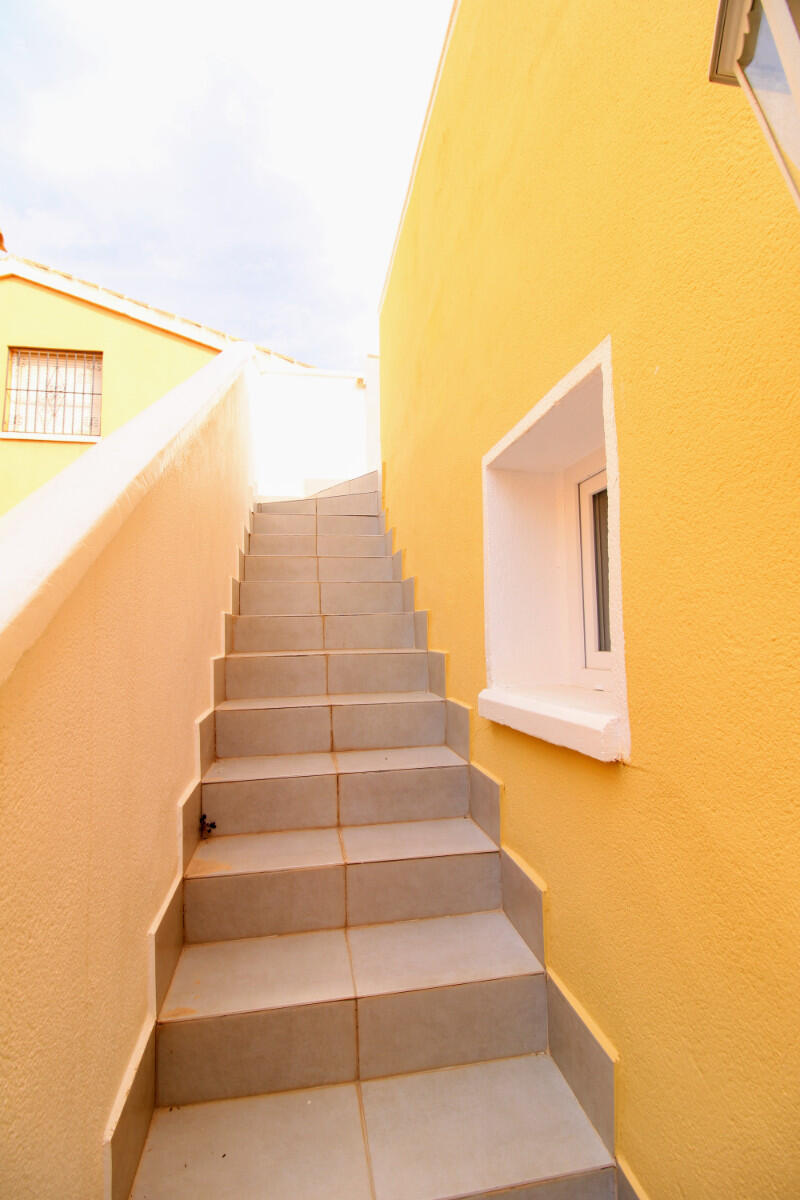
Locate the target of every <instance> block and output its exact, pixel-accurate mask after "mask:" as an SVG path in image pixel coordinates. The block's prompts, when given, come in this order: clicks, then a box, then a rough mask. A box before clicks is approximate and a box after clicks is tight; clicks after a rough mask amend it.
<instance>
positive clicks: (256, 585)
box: [239, 581, 320, 615]
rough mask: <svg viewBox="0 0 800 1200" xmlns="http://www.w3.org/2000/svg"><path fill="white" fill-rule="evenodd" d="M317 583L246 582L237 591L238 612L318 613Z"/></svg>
mask: <svg viewBox="0 0 800 1200" xmlns="http://www.w3.org/2000/svg"><path fill="white" fill-rule="evenodd" d="M319 611H320V604H319V584H318V583H274V582H253V581H250V582H247V583H243V584H241V586H240V589H239V612H240V613H242V614H254V613H274V614H278V615H289V614H295V613H297V614H304V613H318V612H319Z"/></svg>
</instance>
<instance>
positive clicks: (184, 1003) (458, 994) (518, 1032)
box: [157, 912, 547, 1104]
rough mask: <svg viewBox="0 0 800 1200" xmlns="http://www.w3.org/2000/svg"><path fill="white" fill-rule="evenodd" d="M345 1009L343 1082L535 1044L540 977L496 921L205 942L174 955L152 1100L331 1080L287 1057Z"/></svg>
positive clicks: (337, 1052)
mask: <svg viewBox="0 0 800 1200" xmlns="http://www.w3.org/2000/svg"><path fill="white" fill-rule="evenodd" d="M351 1001H355V1007H354V1009H353V1006H352V1005H351V1004H350V1003H349V1002H351ZM343 1004H344V1005H346V1007H347V1009H348V1010H350V1015H351V1017H353V1018H355V1019H354V1020H351V1030H350V1033H349V1037H348V1041H350V1040H351V1041H352V1046H351V1047H348V1048H347V1051H346V1052H345V1048H344V1047H343V1046H341V1045H335V1046H333V1047H332V1049H333V1057H334V1059H335V1060H336V1061H338V1062H339V1063H340V1064H343V1063H348V1064H349V1063H350V1062H353V1064H354V1074H352V1075H348V1076H346V1077H347V1078H362V1079H367V1078H374V1077H376V1076H378V1075H383V1074H396V1073H398V1072H400V1071H407V1070H417V1069H419V1070H429V1069H432V1068H434V1067H441V1066H453V1065H455V1064H457V1063H462V1062H474V1061H479V1060H482V1059H487V1058H498V1057H506V1056H508V1055H511V1054H522V1053H529V1052H532V1051H538V1050H542V1049H544V1047H545V1046H546V1043H547V1024H546V998H545V985H544V972H543V970H542V967H541V964H540V963H539V962H538V961H537V960H536V958H535V957H534V956H533V955H532V954H531V952H530V950H529V949H528V948H527V946H526V945H525V943H524V942H523V941H522V939H521V938H520V937H519V935H518V934H517V932H516V931H515V929H514V928H513V926H512V925H511V924H510V922H509V921H508V920H507V918H506V917H505V916H503V914H502V913H499V912H485V913H471V914H466V915H464V916H458V917H444V918H432V919H428V920H422V921H400V922H395V923H391V924H384V925H373V926H368V927H365V928H361V929H351V930H349V931H348V932H347V934H346V935H345V931H344V930H331V931H325V932H315V933H304V934H290V935H286V936H283V937H265V938H246V939H240V940H236V941H221V942H211V943H206V944H201V945H195V946H187V947H185V948H184V950H183V951H182V953H181V957H180V959H179V961H178V965H177V968H176V970H175V974H174V976H173V980H172V983H171V986H170V989H169V992H168V994H167V996H166V999H165V1001H164V1005H163V1008H162V1012H161V1013H160V1015H159V1027H158V1044H157V1054H158V1065H157V1078H158V1081H159V1083H158V1086H159V1097H158V1098H159V1102H160V1103H163V1104H183V1103H196V1102H197V1101H201V1100H210V1099H217V1098H220V1097H222V1096H231V1095H244V1094H247V1092H248V1091H251V1092H252V1091H257V1092H266V1091H277V1090H283V1089H284V1088H290V1087H293V1086H297V1087H303V1086H307V1085H309V1084H314V1083H330V1082H332V1079H331V1063H330V1061H329V1060H328V1059H327V1058H326V1059H324V1060H323V1061H320V1055H319V1052H318V1051H317V1053H316V1054H315V1055H313V1056H308V1057H306V1058H304V1057H303V1056H302V1055H300V1056H298V1055H297V1053H296V1046H297V1041H298V1040H302V1038H303V1036H304V1033H305V1030H306V1028H307V1027H309V1026H311V1027H313V1028H314V1029H315V1030H317V1029H320V1028H323V1027H324V1026H325V1025H326V1024H328V1025H330V1036H334V1037H335V1036H336V1034H337V1033H338V1034H339V1035H340V1034H341V1029H340V1026H341V1024H342V1021H341V1018H342V1015H343V1014H342V1011H341V1007H340V1006H342V1005H343ZM312 1008H316V1009H317V1012H315V1013H312V1012H311V1011H310V1009H312ZM230 1018H238V1019H236V1020H234V1021H231V1019H230ZM356 1031H357V1032H356ZM245 1039H247V1045H248V1046H249V1050H248V1053H247V1054H246V1055H243V1054H242V1053H241V1049H242V1046H243V1043H244V1041H245ZM309 1059H311V1061H310V1060H309ZM314 1071H316V1072H318V1074H317V1075H316V1076H315V1075H314Z"/></svg>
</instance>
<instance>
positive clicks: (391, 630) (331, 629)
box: [325, 613, 414, 650]
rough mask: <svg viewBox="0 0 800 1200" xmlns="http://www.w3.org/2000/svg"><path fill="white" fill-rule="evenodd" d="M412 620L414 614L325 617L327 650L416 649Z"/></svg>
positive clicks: (367, 614)
mask: <svg viewBox="0 0 800 1200" xmlns="http://www.w3.org/2000/svg"><path fill="white" fill-rule="evenodd" d="M413 620H414V614H413V613H366V614H362V615H361V616H357V617H353V616H349V617H347V616H343V617H325V648H326V649H328V650H393V649H395V648H397V649H403V648H405V649H413V648H414V625H413Z"/></svg>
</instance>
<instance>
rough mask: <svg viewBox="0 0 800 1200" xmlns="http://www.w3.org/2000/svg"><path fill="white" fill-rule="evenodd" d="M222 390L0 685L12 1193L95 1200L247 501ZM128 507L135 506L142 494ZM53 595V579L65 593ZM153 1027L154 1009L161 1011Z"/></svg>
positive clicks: (3, 967) (241, 428)
mask: <svg viewBox="0 0 800 1200" xmlns="http://www.w3.org/2000/svg"><path fill="white" fill-rule="evenodd" d="M248 416H249V414H248V407H247V395H246V393H245V392H243V390H242V387H241V385H236V386H234V387H232V388H231V389H230V390H229V391H228V393H227V395H226V396H225V397H224V398H223V399H222V400H221V401H220V403H219V404H218V405H217V406H216V407H215V408H214V409H213V411H212V412H211V413H210V414H209V416H208V418H207V419H206V420H204V421H203V422H202V424H201V425H200V426H199V428H198V429H197V430H196V432H195V433H194V435H193V436H192V438H191V440H190V441H188V442H187V443H186V444H185V445H184V446H182V448H181V450H180V452H179V454H178V455H177V457H175V458H174V459H173V460H172V462H171V463H170V464H169V465H168V466H167V467H166V469H165V470H164V472H163V473H162V474H161V476H160V477H159V478H158V480H157V481H156V482H155V483H154V484H153V485H152V487H151V489H150V490H149V491H148V493H147V494H146V495H145V496H144V497H143V498H142V499H141V500H139V502H138V503H136V504H135V506H133V507H132V508H131V504H130V497H129V498H128V500H129V503H128V504H127V505H126V512H127V514H128V515H127V518H126V520H125V522H124V524H123V525H122V527H121V529H120V530H119V531H118V532H117V533H116V535H115V536H114V537H113V539H112V540H111V541H110V542H109V543H108V545H107V546H106V547H105V549H104V550H103V551H102V552H101V553H100V555H99V557H98V558H97V559H96V561H95V562H94V564H93V565H92V566H91V567H90V568H89V570H88V571H87V572H86V574H85V576H84V577H83V579H82V580H81V581H80V583H79V584H78V586H77V587H76V588H75V590H74V591H73V592H72V593H71V594H70V595H68V596H67V597H66V598H65V600H64V602H63V604H62V605H61V607H60V609H59V610H58V612H57V614H56V616H55V617H54V618H53V620H52V621H51V623H50V625H49V626H48V627H47V629H46V630H45V632H44V633H43V634H42V636H41V637H40V638H39V639H38V641H36V642H35V644H34V645H33V646H32V647H31V648H30V649H29V650H28V651H27V652H26V653H25V654H24V655H23V656H22V658H21V659H20V660H19V662H18V663H17V666H16V667H15V669H14V671H13V672H12V674H11V675H10V676H9V678H8V679H6V680H5V682H3V683H2V685H0V797H1V798H2V803H1V806H0V812H1V813H2V838H0V911H1V912H2V914H3V936H2V939H0V1021H1V1022H2V1030H3V1035H2V1040H3V1055H2V1068H1V1069H0V1079H2V1084H0V1091H2V1104H0V1145H2V1154H0V1196H2V1197H3V1198H4V1200H5V1198H6V1197H7V1198H8V1200H12V1198H13V1200H100V1197H102V1196H103V1195H104V1190H103V1136H104V1130H105V1128H106V1123H107V1122H108V1120H109V1116H110V1114H111V1111H112V1105H113V1104H114V1101H115V1097H116V1096H117V1091H118V1088H119V1087H120V1084H121V1081H122V1079H123V1076H124V1073H125V1070H126V1067H127V1065H128V1062H129V1059H130V1058H131V1056H132V1054H133V1052H134V1048H135V1046H136V1044H137V1040H138V1038H139V1035H140V1032H141V1031H142V1029H143V1027H144V1026H145V1024H146V1023H147V1021H148V1013H149V1009H148V971H149V950H148V943H147V930H148V927H149V925H150V923H151V922H152V920H153V918H154V917H155V915H156V913H157V912H158V910H159V908H160V906H161V905H162V903H163V901H164V899H165V896H166V895H167V892H168V889H169V887H170V885H171V884H172V882H173V880H174V878H175V876H176V873H177V872H178V871H179V861H178V854H179V841H178V821H177V804H178V801H179V800H180V798H181V796H182V795H183V794H184V793H185V792H186V790H187V788H189V787H190V786H191V785H192V784H194V783H196V781H197V778H198V762H197V756H198V747H197V743H196V736H195V724H194V723H195V721H196V719H197V718H198V717H200V716H201V714H203V713H204V712H205V711H206V710H207V709H208V708H209V707H210V705H211V703H212V688H211V665H210V659H211V657H212V656H213V655H218V654H221V653H222V652H223V620H222V614H223V613H224V612H226V611H228V610H229V608H230V595H231V591H230V589H231V583H230V580H231V577H232V576H234V575H235V574H236V573H237V570H238V566H237V550H238V547H239V546H240V545H241V542H242V535H243V530H244V527H245V524H246V520H247V513H248V509H249V506H250V485H249V466H248V452H249V422H248ZM134 494H135V493H134ZM53 586H54V587H55V588H56V589H57V588H58V587H59V582H58V580H56V581H55V583H54V585H53ZM149 1019H152V1012H150V1013H149Z"/></svg>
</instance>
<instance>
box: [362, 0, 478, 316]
mask: <svg viewBox="0 0 800 1200" xmlns="http://www.w3.org/2000/svg"><path fill="white" fill-rule="evenodd" d="M460 7H461V0H453V7H452V9H451V12H450V20H449V21H448V23H447V32H446V33H445V35H444V45H443V46H442V53H441V54H440V55H439V64H438V66H437V68H436V75H435V76H434V79H433V87H432V88H431V94H430V97H429V99H428V107H427V108H426V110H425V119H424V121H423V122H422V129H421V131H420V135H419V141H418V142H417V152H416V154H415V155H414V163H413V165H412V167H411V178H410V179H409V181H408V187H407V188H406V195H405V199H404V201H403V208H402V210H401V212H400V220H399V221H398V223H397V232H396V233H395V235H394V243H393V245H392V253H391V255H390V256H389V266H388V267H387V268H386V276H385V278H384V281H383V288H382V290H381V298H380V302H379V304H378V312H379V313H380V312H381V311H382V310H383V302H384V300H385V299H386V289H387V288H388V286H389V280H390V278H391V275H392V267H393V266H394V260H395V255H396V254H397V247H398V244H399V242H400V234H401V233H402V231H403V224H404V222H405V219H406V213H407V212H408V205H409V202H410V200H411V193H412V192H413V190H414V184H415V182H416V179H417V168H418V167H419V163H420V159H421V158H422V149H423V146H424V145H425V138H426V136H427V133H428V126H429V125H430V122H431V114H432V113H433V106H434V104H435V103H436V96H437V94H438V92H439V83H440V82H441V78H442V72H443V71H444V63H445V59H446V58H447V51H448V50H449V49H450V42H451V39H452V37H453V30H454V28H455V24H456V17H457V16H458V10H459V8H460Z"/></svg>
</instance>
